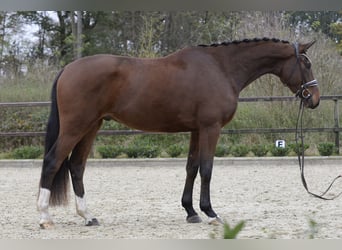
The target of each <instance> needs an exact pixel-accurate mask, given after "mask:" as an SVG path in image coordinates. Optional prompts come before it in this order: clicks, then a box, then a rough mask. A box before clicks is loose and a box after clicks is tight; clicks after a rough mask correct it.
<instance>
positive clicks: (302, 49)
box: [299, 40, 316, 53]
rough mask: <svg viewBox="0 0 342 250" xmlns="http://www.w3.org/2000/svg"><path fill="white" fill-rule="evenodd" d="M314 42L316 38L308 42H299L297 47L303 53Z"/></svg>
mask: <svg viewBox="0 0 342 250" xmlns="http://www.w3.org/2000/svg"><path fill="white" fill-rule="evenodd" d="M315 42H316V40H313V41H311V42H309V43H304V44H301V45H300V48H299V51H300V53H305V52H306V51H307V50H308V49H309V48H310V47H311V46H312V45H313V44H314V43H315Z"/></svg>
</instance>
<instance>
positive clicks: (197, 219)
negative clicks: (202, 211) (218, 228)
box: [186, 214, 202, 223]
mask: <svg viewBox="0 0 342 250" xmlns="http://www.w3.org/2000/svg"><path fill="white" fill-rule="evenodd" d="M186 221H187V222H188V223H201V222H202V219H201V217H199V216H198V215H197V214H196V215H193V216H190V217H189V216H188V217H187V218H186Z"/></svg>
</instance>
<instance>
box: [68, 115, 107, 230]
mask: <svg viewBox="0 0 342 250" xmlns="http://www.w3.org/2000/svg"><path fill="white" fill-rule="evenodd" d="M101 124H102V121H100V122H98V124H96V125H95V126H94V127H93V128H92V129H91V130H90V132H88V133H87V134H86V135H85V136H84V137H83V138H82V140H81V141H80V142H79V143H78V144H77V145H76V147H75V148H74V150H73V151H72V154H71V157H70V166H69V168H70V173H71V180H72V185H73V189H74V192H75V199H76V211H77V214H78V215H80V216H81V217H83V218H84V219H85V225H86V226H95V225H99V223H98V221H97V219H96V218H94V217H93V216H92V215H91V214H90V212H89V211H88V209H87V206H86V200H85V191H84V184H83V174H84V170H85V164H86V161H87V157H88V155H89V152H90V150H91V146H92V143H93V141H94V139H95V136H96V133H97V131H98V129H99V128H100V126H101Z"/></svg>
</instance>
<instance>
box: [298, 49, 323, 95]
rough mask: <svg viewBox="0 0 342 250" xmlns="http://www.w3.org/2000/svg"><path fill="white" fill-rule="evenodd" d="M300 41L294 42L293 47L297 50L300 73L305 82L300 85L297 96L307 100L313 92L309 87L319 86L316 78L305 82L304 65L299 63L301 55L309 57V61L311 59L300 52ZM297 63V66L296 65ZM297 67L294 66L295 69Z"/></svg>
mask: <svg viewBox="0 0 342 250" xmlns="http://www.w3.org/2000/svg"><path fill="white" fill-rule="evenodd" d="M298 46H299V45H298V43H294V44H293V47H294V49H295V52H296V57H297V63H296V65H297V64H298V65H299V69H300V74H301V76H302V82H303V84H302V85H301V86H300V89H299V90H298V91H297V93H296V97H300V98H301V99H302V100H307V99H310V98H311V96H312V94H311V92H310V91H309V88H310V87H314V86H318V81H317V80H316V79H314V80H311V81H309V82H305V81H304V73H303V70H302V67H301V66H300V64H299V58H300V56H304V57H305V58H307V59H308V60H309V61H310V59H309V58H308V57H307V55H305V54H299V48H298ZM296 65H295V67H296ZM295 67H294V68H293V71H294V69H295Z"/></svg>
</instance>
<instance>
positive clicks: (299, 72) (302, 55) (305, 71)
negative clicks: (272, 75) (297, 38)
mask: <svg viewBox="0 0 342 250" xmlns="http://www.w3.org/2000/svg"><path fill="white" fill-rule="evenodd" d="M314 43H315V41H312V42H310V43H306V44H298V43H294V44H293V51H294V53H293V55H292V56H291V57H289V58H288V59H287V60H286V62H285V63H284V65H283V68H282V72H281V75H280V80H281V81H282V82H283V83H284V84H285V85H287V86H288V87H289V88H290V89H291V91H292V92H293V93H296V96H298V97H300V98H301V99H302V100H303V102H304V105H305V106H306V107H309V108H312V109H314V108H316V107H317V106H318V105H319V101H320V93H319V89H318V82H317V80H316V79H315V78H314V76H313V73H312V70H311V61H310V59H309V57H308V56H307V55H306V51H307V50H308V48H310V47H311V46H312V45H313V44H314Z"/></svg>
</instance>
